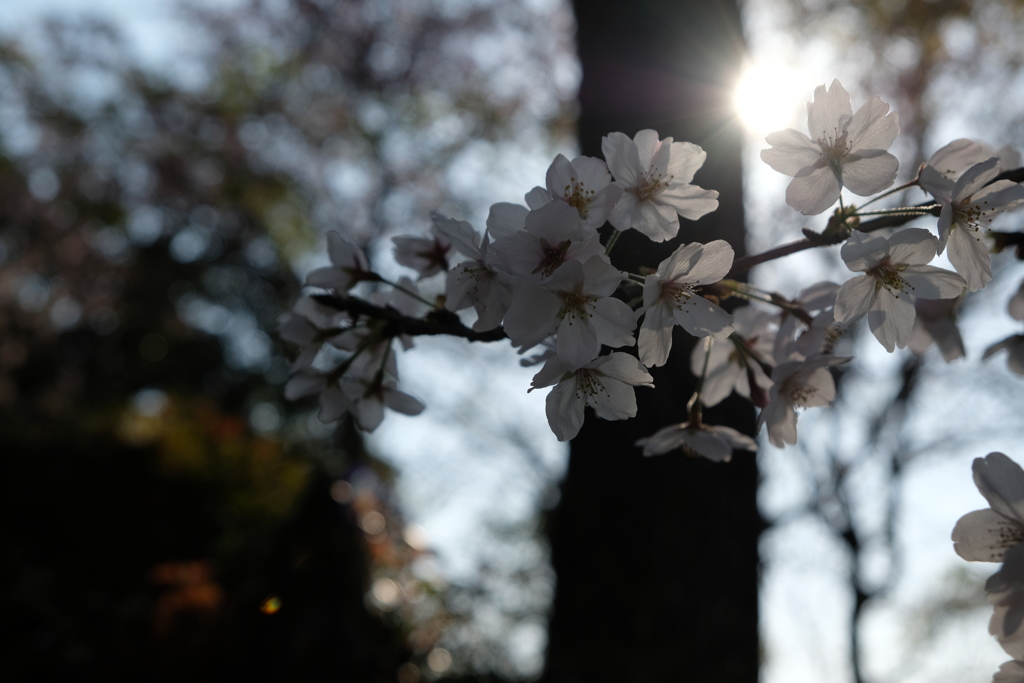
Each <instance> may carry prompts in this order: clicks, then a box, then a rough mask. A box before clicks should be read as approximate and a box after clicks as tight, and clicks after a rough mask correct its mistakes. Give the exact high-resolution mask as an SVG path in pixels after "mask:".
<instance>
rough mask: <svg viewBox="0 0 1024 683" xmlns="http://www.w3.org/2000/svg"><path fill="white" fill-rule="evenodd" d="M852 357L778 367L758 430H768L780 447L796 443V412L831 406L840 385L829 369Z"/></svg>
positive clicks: (814, 358) (819, 358) (820, 357)
mask: <svg viewBox="0 0 1024 683" xmlns="http://www.w3.org/2000/svg"><path fill="white" fill-rule="evenodd" d="M849 360H850V359H849V358H841V357H838V356H826V355H818V356H812V357H810V358H808V359H806V360H794V361H788V362H786V363H782V364H781V365H777V366H775V369H774V370H773V371H772V381H773V382H775V384H773V385H772V388H771V390H770V391H769V395H768V405H767V406H765V407H764V409H763V410H761V414H760V415H758V417H757V428H758V430H760V429H761V427H763V426H766V425H767V427H768V441H770V442H771V444H772V445H773V446H775V447H777V448H784V447H785V445H786V444H795V443H796V409H797V408H814V407H821V406H827V405H831V403H832V400H833V399H834V398H835V397H836V384H835V380H833V379H832V373H831V372H830V371H829V368H830V367H831V366H833V365H839V364H841V363H845V362H847V361H849Z"/></svg>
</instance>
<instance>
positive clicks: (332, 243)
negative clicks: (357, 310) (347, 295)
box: [306, 230, 378, 292]
mask: <svg viewBox="0 0 1024 683" xmlns="http://www.w3.org/2000/svg"><path fill="white" fill-rule="evenodd" d="M327 255H328V256H330V258H331V265H330V266H327V267H325V268H317V269H316V270H314V271H312V272H310V273H309V275H307V276H306V284H307V285H308V286H310V287H323V288H324V289H334V290H337V291H339V292H347V291H348V290H350V289H352V287H354V286H355V285H356V284H358V283H359V282H361V281H363V280H377V279H378V277H377V275H376V274H374V273H371V272H370V270H369V265H368V264H367V262H366V256H365V255H364V254H363V250H362V249H360V248H359V247H358V246H356V245H355V244H352V243H351V242H349V241H347V240H344V239H342V238H341V235H339V234H338V233H337V232H336V231H334V230H330V231H328V232H327Z"/></svg>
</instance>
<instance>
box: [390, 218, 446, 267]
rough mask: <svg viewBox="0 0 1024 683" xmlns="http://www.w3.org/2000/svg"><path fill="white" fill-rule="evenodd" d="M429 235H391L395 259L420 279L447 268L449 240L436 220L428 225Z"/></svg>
mask: <svg viewBox="0 0 1024 683" xmlns="http://www.w3.org/2000/svg"><path fill="white" fill-rule="evenodd" d="M430 232H431V236H430V237H409V236H402V237H392V238H391V241H392V242H394V245H395V261H397V262H398V263H400V264H401V265H403V266H405V267H406V268H412V269H413V270H415V271H416V272H417V273H419V276H420V279H421V280H422V279H423V278H426V277H430V276H431V275H436V274H438V273H441V272H445V271H447V270H448V256H449V254H451V252H452V245H451V242H449V241H448V238H447V237H445V236H444V235H443V234H441V233H440V232H439V231H438V229H437V221H434V223H433V224H432V225H431V227H430Z"/></svg>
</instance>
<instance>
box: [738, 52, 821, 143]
mask: <svg viewBox="0 0 1024 683" xmlns="http://www.w3.org/2000/svg"><path fill="white" fill-rule="evenodd" d="M813 90H814V85H813V82H812V80H811V79H810V78H809V77H808V76H807V75H806V74H803V73H801V72H800V71H799V70H797V69H794V68H793V67H792V66H789V65H787V64H785V63H782V62H777V61H772V62H768V61H757V62H752V63H750V64H748V65H747V67H746V68H745V69H744V70H743V74H742V75H741V76H740V78H739V81H737V83H736V89H735V90H734V91H733V107H734V108H735V109H736V114H737V115H738V116H739V118H740V121H741V122H742V123H743V127H744V128H746V129H747V132H748V133H750V135H752V136H753V137H756V138H759V139H764V137H765V136H766V135H768V134H769V133H773V132H775V131H777V130H782V129H784V128H794V127H796V128H800V126H801V121H802V118H803V112H804V111H805V109H804V103H805V102H807V101H808V100H809V99H810V97H811V93H812V91H813Z"/></svg>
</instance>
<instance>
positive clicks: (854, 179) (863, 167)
mask: <svg viewBox="0 0 1024 683" xmlns="http://www.w3.org/2000/svg"><path fill="white" fill-rule="evenodd" d="M807 128H808V130H809V131H810V134H811V137H808V136H806V135H804V134H803V133H801V132H800V131H797V130H794V129H792V128H788V129H786V130H782V131H778V132H776V133H772V134H771V135H769V136H768V137H767V139H766V141H767V142H768V144H769V145H772V147H771V148H770V149H766V150H762V151H761V159H762V161H764V162H765V163H766V164H768V165H769V166H771V167H772V168H773V169H775V170H776V171H778V172H779V173H783V174H785V175H788V176H792V177H793V180H792V182H790V184H789V187H788V188H786V203H787V204H789V205H790V206H792V207H793V208H794V209H796V210H797V211H800V212H801V213H803V214H805V215H814V214H819V213H821V212H822V211H825V210H826V209H828V208H829V207H830V206H832V205H833V204H835V203H836V201H837V200H838V199H839V195H840V192H841V190H842V188H844V187H845V188H847V189H848V190H850V192H853V193H854V194H857V195H860V196H862V197H866V196H869V195H872V194H875V193H876V192H881V191H882V190H884V189H886V188H887V187H889V186H890V185H892V183H893V180H895V178H896V171H897V170H898V168H899V162H898V161H897V160H896V157H894V156H893V155H892V154H890V153H889V152H888V151H887V150H888V149H889V147H890V146H892V143H893V141H894V140H895V139H896V136H897V135H899V132H900V124H899V118H898V117H897V116H896V113H895V112H889V105H888V104H886V103H885V102H882V100H880V99H879V98H877V97H872V98H871V99H870V100H868V101H867V102H865V103H864V104H863V105H861V107H860V109H858V110H857V112H856V113H854V112H853V106H852V104H851V102H850V94H849V93H848V92H846V89H845V88H843V86H842V84H841V83H840V82H839V81H838V80H835V81H832V85H831V86H830V87H829V89H828V90H826V89H825V86H824V85H819V86H818V87H817V88H815V90H814V101H813V102H808V104H807Z"/></svg>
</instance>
